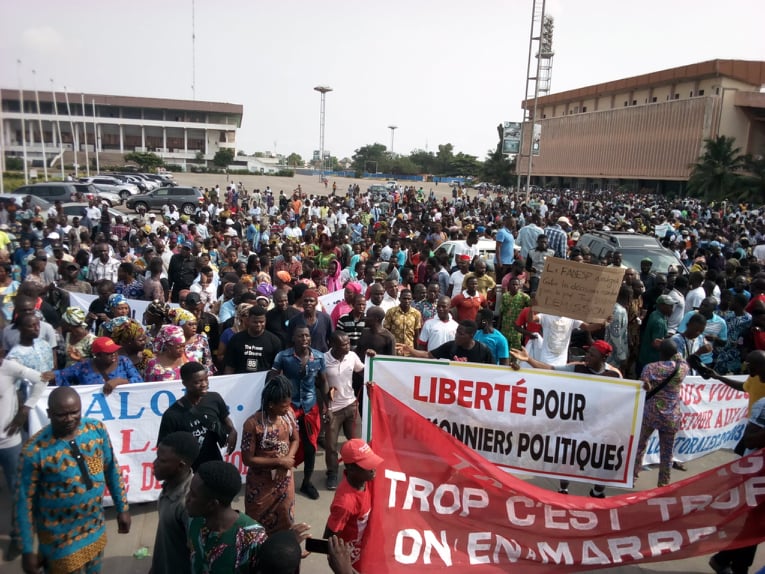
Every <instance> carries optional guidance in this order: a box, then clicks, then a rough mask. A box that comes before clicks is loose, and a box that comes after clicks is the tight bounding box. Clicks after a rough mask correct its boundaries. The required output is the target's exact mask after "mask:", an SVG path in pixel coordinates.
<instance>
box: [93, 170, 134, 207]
mask: <svg viewBox="0 0 765 574" xmlns="http://www.w3.org/2000/svg"><path fill="white" fill-rule="evenodd" d="M80 181H81V182H82V183H93V184H95V185H97V186H99V188H100V189H102V190H103V191H110V192H112V193H116V194H117V195H119V196H120V198H122V200H123V201H124V200H126V199H127V198H128V197H130V196H132V195H138V194H139V193H141V190H140V189H138V186H137V185H135V184H133V183H125V182H123V181H120V180H119V179H117V178H116V177H111V176H108V175H97V176H93V177H83V178H80Z"/></svg>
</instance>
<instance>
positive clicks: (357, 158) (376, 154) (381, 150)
mask: <svg viewBox="0 0 765 574" xmlns="http://www.w3.org/2000/svg"><path fill="white" fill-rule="evenodd" d="M387 150H388V148H386V147H385V146H384V145H383V144H379V143H374V144H371V145H365V146H362V147H360V148H359V149H357V150H356V151H355V152H353V156H352V157H351V159H352V160H353V164H352V167H353V169H354V171H357V172H364V171H367V167H369V169H374V168H373V167H370V166H369V165H368V164H369V162H373V163H376V164H377V171H380V172H382V171H385V170H384V169H383V168H384V167H385V166H389V165H390V161H389V158H388V154H387Z"/></svg>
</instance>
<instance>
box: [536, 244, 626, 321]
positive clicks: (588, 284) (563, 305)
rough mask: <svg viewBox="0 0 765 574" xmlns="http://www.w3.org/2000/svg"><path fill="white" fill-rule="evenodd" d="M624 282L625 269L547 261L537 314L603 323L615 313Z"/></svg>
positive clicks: (540, 284)
mask: <svg viewBox="0 0 765 574" xmlns="http://www.w3.org/2000/svg"><path fill="white" fill-rule="evenodd" d="M623 279H624V269H620V268H618V267H602V266H600V265H592V264H590V263H578V262H576V261H569V260H567V259H559V258H557V257H548V258H547V259H545V268H544V272H543V273H542V277H541V279H540V281H539V289H538V290H537V304H536V306H535V307H534V310H535V311H536V312H538V313H549V314H550V315H559V316H562V317H571V318H572V319H578V320H580V321H584V322H585V323H599V322H603V321H605V320H606V318H607V317H609V316H611V314H612V313H613V310H614V303H616V296H617V295H618V294H619V288H620V287H621V286H622V280H623Z"/></svg>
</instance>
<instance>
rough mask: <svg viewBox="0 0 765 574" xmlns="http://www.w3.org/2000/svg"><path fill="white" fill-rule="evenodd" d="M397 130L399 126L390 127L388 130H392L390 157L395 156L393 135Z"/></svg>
mask: <svg viewBox="0 0 765 574" xmlns="http://www.w3.org/2000/svg"><path fill="white" fill-rule="evenodd" d="M396 128H398V126H388V129H389V130H390V155H391V157H392V156H393V134H394V133H395V132H396Z"/></svg>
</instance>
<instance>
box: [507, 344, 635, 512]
mask: <svg viewBox="0 0 765 574" xmlns="http://www.w3.org/2000/svg"><path fill="white" fill-rule="evenodd" d="M612 352H613V347H611V345H609V344H608V343H606V342H605V341H601V340H600V339H598V340H597V341H594V342H593V343H592V345H590V348H589V349H587V354H586V355H585V356H584V361H581V362H575V363H567V364H565V365H548V364H547V363H543V362H541V361H537V360H536V359H532V358H531V357H529V354H528V352H527V351H526V349H510V354H511V355H512V356H513V357H515V358H516V359H518V360H519V361H525V362H527V363H528V364H529V365H531V366H532V367H534V368H535V369H548V370H551V371H553V370H554V371H570V372H574V373H584V374H587V375H600V376H601V377H616V378H617V379H621V378H622V374H621V372H619V369H617V368H616V367H612V366H611V365H609V364H608V363H607V362H606V359H608V356H609V355H610V354H611V353H612ZM568 484H569V481H568V480H561V481H560V489H559V490H558V492H560V493H561V494H568ZM605 489H606V487H605V486H603V485H602V484H596V485H594V486H593V488H592V489H591V490H590V496H591V497H593V498H605V497H606V495H605V493H604V491H605Z"/></svg>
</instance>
